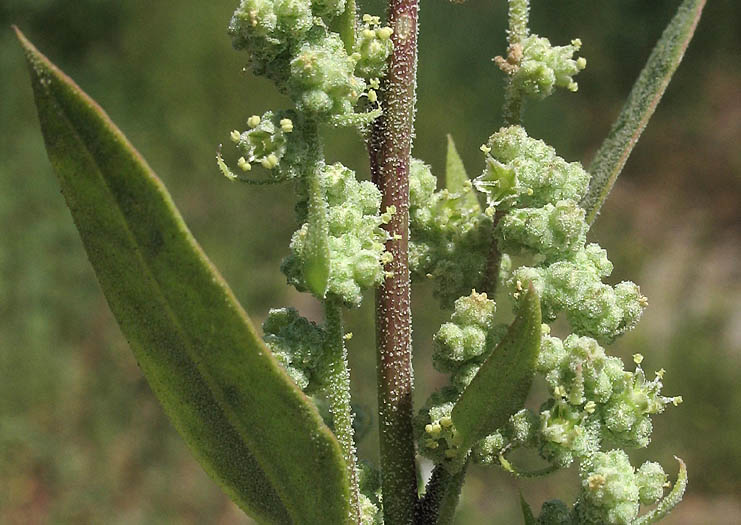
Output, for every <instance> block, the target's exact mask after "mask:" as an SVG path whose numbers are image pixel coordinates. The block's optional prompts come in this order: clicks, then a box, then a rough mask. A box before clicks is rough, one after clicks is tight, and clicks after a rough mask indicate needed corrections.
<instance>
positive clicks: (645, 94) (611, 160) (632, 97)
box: [581, 0, 706, 224]
mask: <svg viewBox="0 0 741 525" xmlns="http://www.w3.org/2000/svg"><path fill="white" fill-rule="evenodd" d="M705 2H706V0H684V1H683V2H682V4H681V5H680V6H679V9H678V10H677V14H676V15H674V18H672V20H671V22H669V25H668V26H667V27H666V29H665V30H664V33H663V34H662V35H661V38H660V39H659V41H658V42H657V44H656V47H654V49H653V51H652V52H651V56H649V58H648V61H647V62H646V65H645V66H644V67H643V70H642V71H641V74H640V75H639V76H638V80H636V82H635V84H634V85H633V89H632V90H631V92H630V94H629V95H628V99H627V100H626V102H625V105H624V106H623V109H622V110H621V111H620V115H619V116H618V118H617V120H616V121H615V124H613V126H612V129H611V130H610V133H609V134H608V135H607V138H606V139H605V140H604V142H603V143H602V145H601V146H600V148H599V149H598V150H597V153H596V154H595V156H594V159H593V160H592V164H591V165H590V166H589V172H590V173H591V174H592V180H591V182H590V183H589V191H588V192H587V194H586V195H585V196H584V198H583V199H582V201H581V206H582V208H584V209H585V210H586V212H587V214H586V219H587V223H588V224H592V223H593V222H594V220H595V219H596V218H597V214H598V213H599V210H600V208H601V207H602V204H603V203H604V202H605V200H606V199H607V196H608V194H609V193H610V190H612V187H613V185H614V184H615V181H616V180H617V178H618V175H620V172H621V171H622V169H623V167H624V166H625V163H626V162H627V160H628V157H629V156H630V153H631V151H633V147H634V146H635V145H636V142H638V138H639V137H640V136H641V133H643V130H644V129H645V127H646V124H648V121H649V119H650V118H651V116H652V115H653V114H654V111H655V110H656V106H657V105H658V104H659V101H660V100H661V97H662V95H663V94H664V91H666V87H667V86H668V85H669V81H670V80H671V78H672V75H674V72H675V71H676V70H677V67H679V63H680V62H681V61H682V57H683V56H684V52H685V51H686V49H687V46H688V45H689V43H690V40H692V35H694V33H695V28H696V27H697V24H698V22H699V21H700V15H701V14H702V9H703V8H704V7H705Z"/></svg>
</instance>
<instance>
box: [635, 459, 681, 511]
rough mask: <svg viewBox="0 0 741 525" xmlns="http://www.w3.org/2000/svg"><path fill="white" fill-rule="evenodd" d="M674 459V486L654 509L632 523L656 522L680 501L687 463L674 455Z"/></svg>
mask: <svg viewBox="0 0 741 525" xmlns="http://www.w3.org/2000/svg"><path fill="white" fill-rule="evenodd" d="M674 459H676V460H677V461H678V462H679V474H678V475H677V482H676V483H674V487H672V490H671V491H670V492H669V494H667V495H666V496H665V497H664V498H662V499H661V501H659V504H658V505H657V506H656V508H655V509H654V510H652V511H651V512H649V513H648V514H645V515H643V516H641V517H640V518H638V519H636V520H635V521H634V522H633V525H650V524H651V523H658V522H659V521H661V520H662V519H664V518H665V517H666V515H667V514H669V513H670V512H671V511H672V510H673V509H674V507H676V506H677V505H678V504H679V502H680V501H682V496H684V491H685V489H686V488H687V465H685V464H684V461H682V460H681V459H679V458H678V457H677V456H674Z"/></svg>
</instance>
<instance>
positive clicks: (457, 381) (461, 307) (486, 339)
mask: <svg viewBox="0 0 741 525" xmlns="http://www.w3.org/2000/svg"><path fill="white" fill-rule="evenodd" d="M495 312H496V304H495V303H494V301H492V300H490V299H488V298H487V296H486V294H485V293H481V294H480V293H476V291H475V290H474V291H472V292H471V294H470V295H468V296H466V297H461V298H459V299H458V300H457V301H456V302H455V310H454V312H453V315H452V316H451V318H450V322H447V323H445V324H443V325H442V326H441V327H440V330H439V331H438V332H437V334H435V337H434V350H433V356H432V359H433V364H434V366H435V368H436V369H437V370H438V371H440V372H445V373H450V374H451V375H452V378H451V382H452V385H453V386H449V387H445V388H443V389H442V390H441V391H439V392H436V393H434V394H432V396H430V398H429V399H428V401H427V404H426V405H425V407H424V408H423V409H422V410H421V411H420V412H419V414H418V415H417V417H416V418H415V433H416V436H417V439H418V440H419V449H420V453H421V454H423V455H425V456H427V457H429V458H431V459H433V460H434V461H435V462H437V463H446V462H450V461H451V460H454V459H456V458H460V457H461V456H463V455H465V454H466V453H467V452H468V451H466V450H462V449H461V448H460V445H461V443H462V440H461V438H460V436H459V434H458V433H457V431H456V429H455V427H454V425H453V420H452V419H451V412H452V410H453V405H454V404H455V401H456V400H457V399H458V398H459V397H460V394H461V393H462V392H463V390H465V388H466V387H467V386H468V384H469V383H470V382H471V380H472V379H473V378H474V376H475V375H476V373H477V372H478V370H479V368H481V365H482V364H483V362H484V361H485V360H486V358H487V357H488V356H489V355H490V354H491V351H492V350H493V349H494V347H496V345H497V343H499V341H501V339H502V338H503V337H504V334H505V332H506V326H505V325H496V324H494V314H495Z"/></svg>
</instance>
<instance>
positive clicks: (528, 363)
mask: <svg viewBox="0 0 741 525" xmlns="http://www.w3.org/2000/svg"><path fill="white" fill-rule="evenodd" d="M540 323H541V314H540V301H539V299H538V294H537V293H536V292H535V290H534V289H533V287H532V285H530V287H529V289H528V291H527V292H526V293H525V296H524V297H523V299H522V303H521V304H520V311H519V312H518V315H517V317H516V318H515V320H514V321H513V322H512V324H511V325H510V327H509V330H508V331H507V335H506V336H505V337H504V339H502V341H501V342H500V343H499V344H498V345H497V347H496V348H495V349H494V351H493V352H492V354H491V355H490V356H489V358H488V359H487V360H486V361H485V362H484V364H483V365H482V366H481V369H480V370H479V371H478V373H477V374H476V377H474V378H473V381H471V383H470V384H469V385H468V387H466V389H465V390H464V391H463V393H462V394H461V397H460V398H459V399H458V401H457V402H456V404H455V406H454V407H453V413H452V418H453V424H454V425H455V427H456V429H457V430H458V432H460V434H461V436H462V437H463V444H462V445H461V446H462V447H463V448H464V449H467V448H470V447H472V446H473V445H474V444H475V443H476V442H477V441H479V440H481V439H483V438H484V437H486V436H488V435H489V434H491V433H492V432H494V431H495V430H496V429H498V428H500V427H501V426H503V425H504V424H505V423H506V422H507V420H508V419H509V418H510V416H511V415H512V414H514V413H515V412H517V411H518V410H520V409H521V408H522V406H523V405H524V404H525V399H526V398H527V394H528V392H529V391H530V385H531V383H532V380H533V374H534V368H535V360H536V358H537V357H538V351H539V350H540V337H541V333H540Z"/></svg>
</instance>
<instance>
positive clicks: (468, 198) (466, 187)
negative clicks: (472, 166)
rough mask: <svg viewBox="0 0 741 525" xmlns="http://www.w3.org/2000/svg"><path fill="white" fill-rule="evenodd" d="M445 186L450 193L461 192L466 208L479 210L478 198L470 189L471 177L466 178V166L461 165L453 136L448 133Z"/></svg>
mask: <svg viewBox="0 0 741 525" xmlns="http://www.w3.org/2000/svg"><path fill="white" fill-rule="evenodd" d="M445 188H446V189H447V190H448V191H449V192H450V193H461V194H463V199H464V204H465V206H466V208H470V209H473V210H476V211H478V212H480V211H481V205H480V204H479V200H478V199H477V198H476V194H475V193H474V192H473V191H471V179H469V178H468V174H467V173H466V168H465V166H463V161H462V160H461V157H460V155H458V150H457V149H455V142H453V137H451V136H450V135H448V153H447V157H446V159H445Z"/></svg>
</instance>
